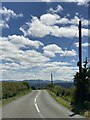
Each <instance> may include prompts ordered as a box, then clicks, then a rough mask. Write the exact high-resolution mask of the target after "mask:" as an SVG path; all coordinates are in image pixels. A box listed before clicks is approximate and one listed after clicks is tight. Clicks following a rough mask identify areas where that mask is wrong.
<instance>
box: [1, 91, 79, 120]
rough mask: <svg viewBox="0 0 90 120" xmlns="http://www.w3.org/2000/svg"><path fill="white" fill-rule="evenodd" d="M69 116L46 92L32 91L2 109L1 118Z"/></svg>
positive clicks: (77, 116)
mask: <svg viewBox="0 0 90 120" xmlns="http://www.w3.org/2000/svg"><path fill="white" fill-rule="evenodd" d="M69 114H71V112H70V111H69V110H68V109H66V108H64V107H63V106H61V105H59V104H58V103H57V102H56V101H55V100H54V99H53V98H52V97H51V96H50V94H49V93H48V92H47V91H46V90H35V91H32V92H31V93H29V94H28V95H25V96H23V97H21V98H19V99H18V100H15V101H13V102H11V103H9V104H7V105H5V106H3V108H2V117H3V118H42V119H43V118H69V117H70V116H69ZM79 117H81V116H79V115H74V116H72V117H71V118H79Z"/></svg>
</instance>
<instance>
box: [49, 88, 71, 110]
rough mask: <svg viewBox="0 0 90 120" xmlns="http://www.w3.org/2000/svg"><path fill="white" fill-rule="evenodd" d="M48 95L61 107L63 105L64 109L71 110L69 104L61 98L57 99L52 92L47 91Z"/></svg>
mask: <svg viewBox="0 0 90 120" xmlns="http://www.w3.org/2000/svg"><path fill="white" fill-rule="evenodd" d="M48 92H49V93H50V95H51V96H52V97H53V98H54V99H55V100H56V101H57V102H58V103H59V104H61V105H63V106H64V107H66V108H68V109H70V110H71V109H72V106H71V105H70V102H68V101H66V100H64V99H63V98H60V97H57V96H56V95H55V94H54V93H53V92H51V91H50V90H49V91H48Z"/></svg>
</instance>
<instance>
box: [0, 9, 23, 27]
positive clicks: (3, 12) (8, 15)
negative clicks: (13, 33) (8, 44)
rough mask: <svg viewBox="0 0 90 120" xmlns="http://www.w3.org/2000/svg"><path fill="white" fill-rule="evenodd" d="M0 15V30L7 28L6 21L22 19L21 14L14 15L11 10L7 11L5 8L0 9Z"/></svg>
mask: <svg viewBox="0 0 90 120" xmlns="http://www.w3.org/2000/svg"><path fill="white" fill-rule="evenodd" d="M0 15H2V20H0V28H9V25H8V21H9V20H10V19H11V18H13V19H16V18H19V17H23V14H16V13H15V12H14V11H13V10H11V9H7V8H6V7H2V8H0Z"/></svg>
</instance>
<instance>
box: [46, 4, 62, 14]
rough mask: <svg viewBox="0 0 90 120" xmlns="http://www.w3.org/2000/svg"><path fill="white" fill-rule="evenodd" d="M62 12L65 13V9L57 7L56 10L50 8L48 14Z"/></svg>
mask: <svg viewBox="0 0 90 120" xmlns="http://www.w3.org/2000/svg"><path fill="white" fill-rule="evenodd" d="M61 11H63V7H62V6H61V5H57V8H56V9H53V8H50V9H49V10H48V12H50V13H58V12H61Z"/></svg>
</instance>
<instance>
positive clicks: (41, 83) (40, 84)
mask: <svg viewBox="0 0 90 120" xmlns="http://www.w3.org/2000/svg"><path fill="white" fill-rule="evenodd" d="M24 81H26V82H28V83H29V84H30V86H33V87H35V88H37V87H41V88H42V87H45V86H47V85H48V84H50V83H51V81H49V80H24ZM53 83H54V84H56V85H58V86H62V87H65V88H70V87H73V86H74V83H73V82H70V81H62V80H54V82H53Z"/></svg>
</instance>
